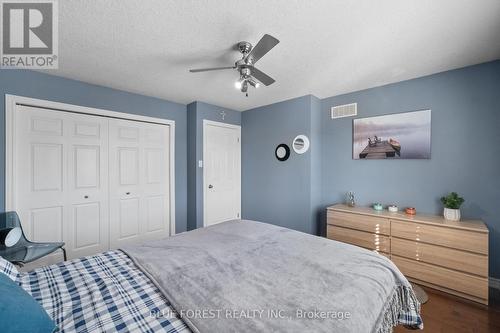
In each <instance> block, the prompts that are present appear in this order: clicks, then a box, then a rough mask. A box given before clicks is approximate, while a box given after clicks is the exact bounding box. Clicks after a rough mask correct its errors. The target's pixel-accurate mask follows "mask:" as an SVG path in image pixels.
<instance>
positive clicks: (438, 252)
mask: <svg viewBox="0 0 500 333" xmlns="http://www.w3.org/2000/svg"><path fill="white" fill-rule="evenodd" d="M391 253H392V254H394V255H397V256H400V257H405V258H408V259H413V260H417V261H421V262H426V263H429V264H435V265H439V266H443V267H447V268H451V269H454V270H458V271H462V272H467V273H471V274H475V275H480V276H483V277H487V276H488V257H487V256H485V255H481V254H476V253H470V252H465V251H460V250H455V249H450V248H447V247H441V246H435V245H431V244H426V243H419V242H416V241H410V240H406V239H401V238H396V237H392V239H391Z"/></svg>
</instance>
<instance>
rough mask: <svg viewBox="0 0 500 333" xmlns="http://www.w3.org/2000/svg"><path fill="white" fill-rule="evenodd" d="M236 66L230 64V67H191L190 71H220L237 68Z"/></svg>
mask: <svg viewBox="0 0 500 333" xmlns="http://www.w3.org/2000/svg"><path fill="white" fill-rule="evenodd" d="M235 68H236V67H234V66H228V67H213V68H199V69H190V70H189V71H190V72H191V73H198V72H208V71H218V70H221V69H235Z"/></svg>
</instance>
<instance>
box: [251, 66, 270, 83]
mask: <svg viewBox="0 0 500 333" xmlns="http://www.w3.org/2000/svg"><path fill="white" fill-rule="evenodd" d="M250 71H251V73H252V76H253V77H254V78H256V79H257V80H258V81H260V82H261V83H262V84H263V85H265V86H269V85H271V84H273V83H274V82H275V81H274V79H273V78H272V77H270V76H269V75H267V74H266V73H264V72H261V71H260V70H258V69H257V68H255V67H252V68H251V70H250Z"/></svg>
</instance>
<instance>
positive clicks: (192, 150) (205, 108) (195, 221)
mask: <svg viewBox="0 0 500 333" xmlns="http://www.w3.org/2000/svg"><path fill="white" fill-rule="evenodd" d="M187 112H188V115H187V119H188V133H187V135H188V230H192V229H196V228H200V227H203V168H199V167H198V161H200V160H203V120H205V119H206V120H212V121H218V122H221V123H227V124H232V125H241V112H239V111H234V110H230V109H226V108H223V107H220V106H216V105H212V104H208V103H203V102H193V103H191V104H188V106H187ZM222 113H224V116H223V114H222Z"/></svg>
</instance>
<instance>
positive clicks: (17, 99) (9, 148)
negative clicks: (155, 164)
mask: <svg viewBox="0 0 500 333" xmlns="http://www.w3.org/2000/svg"><path fill="white" fill-rule="evenodd" d="M18 105H24V106H32V107H38V108H47V109H52V110H58V111H61V112H72V113H79V114H88V115H94V116H101V117H107V118H116V119H125V120H135V121H140V122H146V123H154V124H162V125H167V126H170V147H169V149H170V160H169V164H170V186H169V187H170V189H169V190H170V193H169V195H170V198H169V199H170V236H173V235H175V121H174V120H169V119H162V118H155V117H147V116H139V115H134V114H130V113H122V112H116V111H108V110H104V109H96V108H90V107H85V106H79V105H73V104H66V103H59V102H53V101H48V100H43V99H36V98H30V97H24V96H17V95H10V94H5V211H12V210H16V207H15V202H14V198H15V193H14V191H15V188H16V186H15V185H16V176H17V175H16V165H15V158H14V156H15V152H16V133H15V130H16V108H17V106H18Z"/></svg>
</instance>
